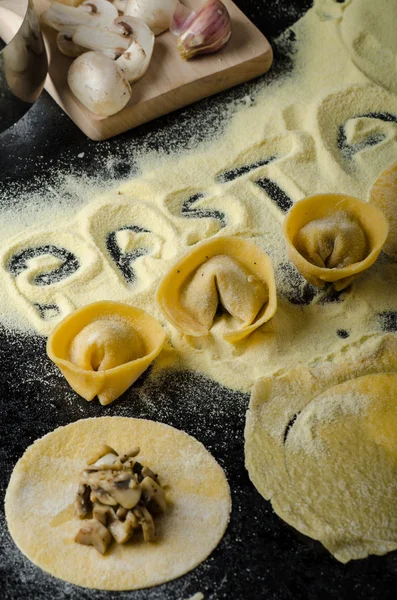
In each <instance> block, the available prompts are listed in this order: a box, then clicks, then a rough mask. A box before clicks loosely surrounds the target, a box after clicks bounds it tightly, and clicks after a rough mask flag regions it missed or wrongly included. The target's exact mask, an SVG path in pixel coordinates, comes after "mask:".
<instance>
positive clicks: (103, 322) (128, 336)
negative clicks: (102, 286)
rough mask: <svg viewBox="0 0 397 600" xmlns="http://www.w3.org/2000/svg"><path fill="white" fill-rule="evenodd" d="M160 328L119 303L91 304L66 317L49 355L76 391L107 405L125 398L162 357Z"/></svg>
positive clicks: (138, 311) (142, 313)
mask: <svg viewBox="0 0 397 600" xmlns="http://www.w3.org/2000/svg"><path fill="white" fill-rule="evenodd" d="M164 339H165V334H164V331H163V329H162V327H161V325H160V324H159V323H158V322H157V321H156V319H154V318H153V317H152V316H151V315H149V314H148V313H146V312H145V311H143V310H141V309H139V308H134V307H132V306H129V305H128V304H121V303H118V302H110V301H102V302H95V303H94V304H89V305H87V306H84V307H83V308H81V309H79V310H77V311H75V312H74V313H72V314H71V315H69V316H67V317H66V318H65V319H63V321H61V323H59V324H58V325H57V327H56V328H55V329H54V331H53V332H52V333H51V335H50V336H49V338H48V341H47V354H48V356H49V357H50V359H51V360H52V361H53V362H54V363H55V364H56V365H57V366H58V367H59V369H60V370H61V371H62V374H63V375H64V376H65V378H66V380H67V381H68V383H69V384H70V385H71V387H72V388H73V389H74V390H75V391H76V392H77V393H78V394H79V395H80V396H82V397H83V398H85V399H86V400H93V398H95V396H98V399H99V401H100V403H101V404H102V405H106V404H109V403H110V402H113V400H115V399H116V398H118V397H119V396H121V394H123V393H124V392H125V391H126V390H127V389H128V388H129V387H130V385H132V384H133V383H134V381H136V380H137V379H138V377H139V376H140V375H141V374H142V373H143V372H144V371H145V370H146V369H147V368H148V366H149V365H150V363H151V362H152V361H153V360H154V359H155V358H156V356H157V355H158V354H159V353H160V351H161V349H162V347H163V343H164Z"/></svg>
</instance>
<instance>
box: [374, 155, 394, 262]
mask: <svg viewBox="0 0 397 600" xmlns="http://www.w3.org/2000/svg"><path fill="white" fill-rule="evenodd" d="M370 202H371V204H374V205H375V206H377V207H378V208H379V209H380V210H381V211H382V212H384V213H385V215H386V217H387V219H388V221H389V226H390V229H389V235H388V237H387V240H386V243H385V245H384V248H383V250H384V252H386V254H388V255H389V256H391V258H392V259H393V260H396V261H397V161H396V162H395V163H393V164H392V165H390V166H389V167H387V169H385V170H384V171H383V173H381V175H380V176H379V178H378V179H377V180H376V181H375V183H374V185H373V186H372V188H371V193H370Z"/></svg>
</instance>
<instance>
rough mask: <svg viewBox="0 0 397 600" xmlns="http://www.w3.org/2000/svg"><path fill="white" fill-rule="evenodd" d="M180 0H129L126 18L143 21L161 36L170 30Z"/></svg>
mask: <svg viewBox="0 0 397 600" xmlns="http://www.w3.org/2000/svg"><path fill="white" fill-rule="evenodd" d="M177 4H178V0H128V2H127V6H126V9H125V11H124V15H125V16H129V17H135V18H137V19H142V21H144V22H145V23H146V25H147V26H148V27H150V29H151V30H152V31H153V33H154V35H159V34H160V33H163V31H166V30H167V29H169V26H170V24H171V20H172V17H173V15H174V12H175V9H176V6H177Z"/></svg>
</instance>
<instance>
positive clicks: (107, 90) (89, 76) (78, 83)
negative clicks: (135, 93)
mask: <svg viewBox="0 0 397 600" xmlns="http://www.w3.org/2000/svg"><path fill="white" fill-rule="evenodd" d="M68 83H69V87H70V89H71V90H72V92H73V93H74V95H75V96H76V98H78V100H80V102H81V103H82V104H84V106H86V107H87V108H88V109H89V110H91V111H92V112H93V113H95V114H96V115H99V116H101V117H108V116H110V115H114V114H115V113H117V112H119V110H121V109H122V108H124V106H125V105H126V104H127V102H128V101H129V99H130V98H131V86H130V84H129V83H128V81H127V78H126V76H125V74H124V72H123V70H122V69H120V67H119V66H118V65H117V62H115V61H114V60H112V59H111V58H108V57H107V56H105V55H104V54H99V53H97V52H86V53H85V54H82V55H81V56H79V57H78V58H76V60H75V61H74V62H73V63H72V65H71V67H70V69H69V73H68Z"/></svg>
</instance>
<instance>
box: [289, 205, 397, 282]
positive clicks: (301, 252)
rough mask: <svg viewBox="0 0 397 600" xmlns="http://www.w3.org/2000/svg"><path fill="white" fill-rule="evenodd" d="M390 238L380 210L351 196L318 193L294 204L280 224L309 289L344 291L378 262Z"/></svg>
mask: <svg viewBox="0 0 397 600" xmlns="http://www.w3.org/2000/svg"><path fill="white" fill-rule="evenodd" d="M387 234H388V223H387V219H386V217H385V215H384V214H383V213H382V211H381V210H379V209H378V208H376V207H375V206H372V205H371V204H368V203H366V202H363V201H361V200H358V199H357V198H352V197H350V196H345V195H342V194H319V195H317V196H310V197H309V198H305V199H304V200H301V201H300V202H297V203H296V204H295V205H294V206H293V207H292V208H291V209H290V211H289V212H288V214H287V216H286V218H285V221H284V236H285V240H286V244H287V251H288V254H289V256H290V258H291V260H292V262H293V263H294V264H295V266H296V268H297V269H298V271H299V272H300V273H301V275H303V277H305V279H307V281H309V282H310V283H312V284H313V285H316V286H317V287H320V288H321V287H324V285H325V282H332V283H333V287H334V288H335V290H337V291H339V290H343V289H344V288H346V287H347V286H348V285H349V284H350V283H351V281H352V280H353V279H354V278H355V277H356V276H357V275H358V274H359V273H360V272H362V271H364V270H365V269H367V268H368V267H370V266H371V265H372V264H373V263H374V262H375V260H376V259H377V258H378V256H379V253H380V251H381V250H382V246H383V245H384V243H385V240H386V238H387Z"/></svg>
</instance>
